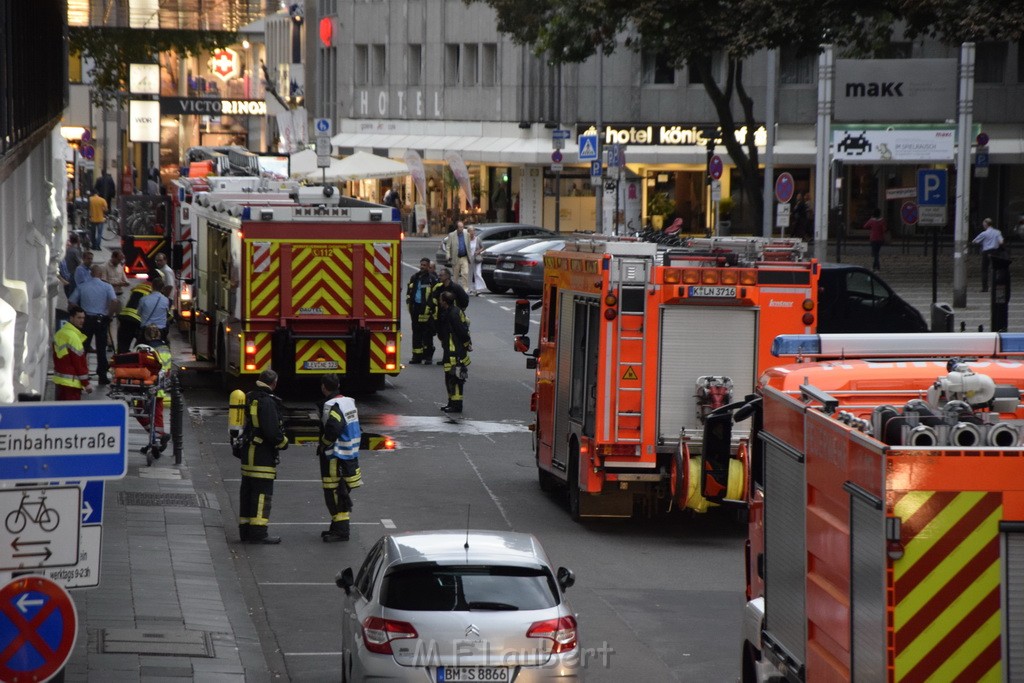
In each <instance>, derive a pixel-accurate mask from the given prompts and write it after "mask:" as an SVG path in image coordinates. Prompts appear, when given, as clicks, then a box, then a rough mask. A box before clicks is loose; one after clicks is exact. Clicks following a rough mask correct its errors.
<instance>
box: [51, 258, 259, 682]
mask: <svg viewBox="0 0 1024 683" xmlns="http://www.w3.org/2000/svg"><path fill="white" fill-rule="evenodd" d="M105 246H108V245H105ZM108 258H109V251H107V249H103V250H101V251H98V252H97V254H96V262H97V263H101V262H105V261H106V260H107V259H108ZM170 339H171V347H172V351H173V352H174V356H175V358H176V359H178V358H182V357H185V354H186V351H187V349H185V348H184V347H185V342H183V341H181V339H180V337H178V335H177V334H176V333H175V332H174V331H172V332H171V335H170ZM88 358H89V365H90V368H91V369H93V371H94V372H95V367H96V360H95V358H96V357H95V355H92V354H90V355H89V356H88ZM93 386H94V387H95V391H94V392H93V393H92V394H88V395H85V396H83V403H88V402H90V401H96V400H108V399H107V391H106V388H105V387H99V386H97V385H96V382H95V379H94V380H93ZM52 399H53V385H52V384H49V385H48V387H47V391H46V394H45V396H44V400H52ZM83 407H84V406H83ZM184 409H185V412H184V416H183V423H184V425H183V439H182V464H181V465H175V464H174V455H173V450H174V445H173V443H172V444H169V445H168V447H167V450H166V451H165V452H164V453H163V455H162V456H161V458H160V459H159V460H156V461H155V462H154V463H153V465H152V466H147V465H146V458H145V456H144V455H143V454H142V453H141V452H140V448H141V447H142V446H143V445H145V444H146V443H147V441H148V432H147V431H146V430H144V429H143V428H142V427H141V426H140V425H139V424H138V423H137V421H136V420H135V419H134V418H131V417H129V425H128V474H127V475H126V476H125V477H124V478H123V479H121V480H117V481H108V482H107V483H106V486H105V491H104V501H103V508H104V509H103V532H102V534H103V535H102V542H101V545H102V556H101V564H100V567H101V569H100V579H99V587H97V588H83V589H74V590H72V591H71V595H72V597H73V598H74V601H75V605H76V608H77V610H78V617H79V625H78V639H77V642H76V643H75V649H74V651H73V653H72V655H71V658H70V659H69V660H68V663H67V665H66V667H65V671H64V680H65V681H69V682H78V681H90V682H97V683H98V682H100V681H102V682H104V683H106V682H108V681H119V682H120V681H154V682H155V681H193V680H195V681H204V682H205V681H211V682H214V683H216V682H220V681H225V682H226V681H270V680H272V679H273V678H274V676H272V675H271V673H270V671H269V669H268V666H267V662H266V659H265V657H264V654H263V651H262V650H261V646H260V641H259V635H258V631H257V628H256V626H255V625H254V622H253V620H252V618H251V617H250V616H249V614H248V611H247V608H246V604H245V600H244V598H243V595H242V588H241V586H240V582H239V578H238V572H237V570H236V567H235V560H234V558H233V555H232V552H231V551H230V549H229V547H228V545H227V539H226V535H225V525H233V524H235V519H234V516H233V514H234V513H233V512H232V510H231V509H230V505H229V501H228V500H227V499H226V497H225V496H224V494H223V491H221V492H220V493H218V490H217V487H215V486H214V485H213V484H212V483H208V482H216V481H218V479H217V475H216V472H210V471H207V466H206V465H204V463H203V461H202V459H201V458H200V457H199V456H198V454H199V443H198V441H197V437H196V434H195V431H194V430H193V429H191V424H190V423H191V420H190V417H189V413H188V405H187V398H186V399H185V406H184ZM165 410H166V411H167V412H166V414H165V417H166V419H165V425H166V426H167V430H168V431H169V430H170V414H169V410H167V408H166V407H165Z"/></svg>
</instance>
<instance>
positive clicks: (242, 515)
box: [238, 370, 288, 544]
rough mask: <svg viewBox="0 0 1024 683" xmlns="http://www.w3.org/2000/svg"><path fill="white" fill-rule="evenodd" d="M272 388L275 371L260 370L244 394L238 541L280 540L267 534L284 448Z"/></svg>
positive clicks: (277, 402) (265, 541)
mask: <svg viewBox="0 0 1024 683" xmlns="http://www.w3.org/2000/svg"><path fill="white" fill-rule="evenodd" d="M276 388H277V373H276V372H274V371H273V370H264V371H263V372H261V373H260V376H259V379H258V380H256V388H255V389H254V390H252V391H250V392H249V393H248V394H246V395H245V429H244V431H243V436H242V438H243V440H244V442H245V452H244V453H243V455H242V485H241V488H240V490H239V494H238V535H239V536H240V537H241V539H242V543H266V544H274V543H280V542H281V538H280V536H270V535H268V533H267V525H268V524H269V523H270V502H271V498H273V496H274V479H276V478H277V463H278V461H279V460H280V455H279V452H280V451H283V450H285V449H286V448H288V437H287V436H286V435H285V433H284V425H283V424H282V421H281V409H280V407H279V405H278V404H279V402H280V399H278V398H277V396H275V395H274V389H276Z"/></svg>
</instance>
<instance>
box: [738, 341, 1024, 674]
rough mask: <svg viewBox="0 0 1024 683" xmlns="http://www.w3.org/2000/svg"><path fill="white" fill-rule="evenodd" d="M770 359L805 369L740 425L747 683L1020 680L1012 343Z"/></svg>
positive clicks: (770, 385)
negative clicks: (745, 458)
mask: <svg viewBox="0 0 1024 683" xmlns="http://www.w3.org/2000/svg"><path fill="white" fill-rule="evenodd" d="M776 351H777V353H778V354H779V355H780V356H781V357H789V356H792V357H796V358H797V359H799V360H803V361H805V362H801V363H797V364H794V365H785V366H779V367H775V368H772V369H770V370H769V371H768V372H766V373H765V374H764V376H763V378H762V380H761V386H760V388H759V391H758V395H757V397H756V398H753V399H752V400H751V401H750V403H749V404H747V405H746V406H744V407H742V408H738V409H736V415H737V418H738V419H742V418H744V417H747V416H752V418H753V430H752V431H751V433H750V439H749V441H747V442H745V443H744V444H742V445H741V449H740V450H741V451H749V459H750V461H751V472H752V474H753V483H752V485H751V487H750V524H749V536H748V543H747V547H746V571H747V597H748V599H749V602H748V604H747V608H746V612H745V618H744V629H743V678H742V680H743V681H744V682H745V683H747V682H750V681H767V680H780V679H781V680H787V681H893V682H895V681H926V680H949V681H952V680H965V681H966V680H970V681H982V680H993V681H999V680H1004V681H1006V680H1019V679H1020V678H1021V677H1022V676H1024V628H1022V627H1021V624H1022V623H1024V406H1022V403H1021V389H1022V388H1024V364H1022V363H1021V360H1020V359H1021V356H1022V355H1024V335H1020V334H994V333H992V334H936V335H926V336H920V335H905V334H903V335H820V336H817V335H810V336H782V337H780V338H779V339H778V340H776ZM724 412H728V411H724ZM725 431H726V432H728V426H726V427H725Z"/></svg>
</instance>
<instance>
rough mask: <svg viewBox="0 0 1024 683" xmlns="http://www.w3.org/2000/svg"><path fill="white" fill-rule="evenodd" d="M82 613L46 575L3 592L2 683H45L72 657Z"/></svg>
mask: <svg viewBox="0 0 1024 683" xmlns="http://www.w3.org/2000/svg"><path fill="white" fill-rule="evenodd" d="M77 624H78V612H77V610H76V609H75V603H74V601H73V600H72V599H71V596H70V595H69V594H68V592H67V591H66V590H64V588H62V587H61V586H60V585H58V584H56V583H54V582H53V581H51V580H50V579H47V578H45V577H42V576H30V577H23V578H20V579H15V580H14V581H11V582H10V583H8V584H7V585H6V586H4V587H3V588H0V680H3V681H45V680H49V679H50V678H51V677H52V676H53V675H54V674H55V673H57V672H58V671H59V670H60V669H61V668H62V667H63V666H64V664H65V662H67V660H68V657H70V656H71V651H72V650H73V649H74V647H75V638H76V637H77V635H78V626H77Z"/></svg>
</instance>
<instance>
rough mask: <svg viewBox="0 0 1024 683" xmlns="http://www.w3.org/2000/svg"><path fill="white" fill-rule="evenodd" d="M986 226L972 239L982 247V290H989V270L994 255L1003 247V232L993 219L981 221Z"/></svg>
mask: <svg viewBox="0 0 1024 683" xmlns="http://www.w3.org/2000/svg"><path fill="white" fill-rule="evenodd" d="M981 226H982V227H983V228H984V230H982V231H981V232H979V233H978V235H977V237H975V238H974V239H973V240H971V242H972V243H974V244H977V245H978V246H979V247H980V248H981V291H983V292H987V291H988V271H989V264H990V263H991V262H992V255H993V254H997V253H999V250H1000V249H1002V248H1003V233H1002V231H1000V230H999V228H997V227H996V226H994V225H992V219H991V218H986V219H985V220H983V221H982V222H981Z"/></svg>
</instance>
